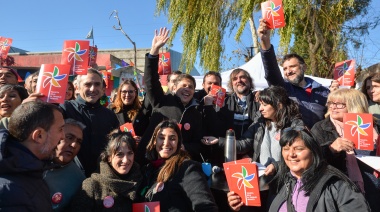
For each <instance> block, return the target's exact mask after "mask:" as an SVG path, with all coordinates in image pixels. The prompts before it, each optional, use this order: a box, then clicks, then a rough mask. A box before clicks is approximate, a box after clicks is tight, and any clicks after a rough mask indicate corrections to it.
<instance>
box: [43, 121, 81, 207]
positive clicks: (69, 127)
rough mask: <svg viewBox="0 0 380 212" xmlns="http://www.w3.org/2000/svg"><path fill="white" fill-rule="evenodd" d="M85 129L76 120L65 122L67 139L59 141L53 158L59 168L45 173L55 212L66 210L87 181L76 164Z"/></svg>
mask: <svg viewBox="0 0 380 212" xmlns="http://www.w3.org/2000/svg"><path fill="white" fill-rule="evenodd" d="M85 127H86V126H84V124H82V123H81V122H79V121H75V120H74V119H66V120H65V125H64V128H63V130H64V132H65V138H64V139H62V140H60V141H59V143H58V145H57V148H56V150H55V156H54V158H53V162H54V163H55V164H57V165H59V168H56V169H51V170H48V171H46V172H45V175H44V180H45V182H46V183H47V184H48V186H49V190H50V197H51V205H52V208H53V210H54V211H62V210H64V209H65V207H66V206H67V205H68V204H69V203H70V200H71V198H72V197H73V196H74V194H75V193H76V192H77V190H78V189H79V188H80V187H81V185H82V182H83V180H84V179H86V177H85V175H84V173H83V170H82V169H80V167H79V166H78V165H77V164H76V163H75V162H74V159H75V156H76V155H77V154H78V152H79V150H80V147H81V144H82V141H83V129H84V128H85ZM79 165H80V164H79Z"/></svg>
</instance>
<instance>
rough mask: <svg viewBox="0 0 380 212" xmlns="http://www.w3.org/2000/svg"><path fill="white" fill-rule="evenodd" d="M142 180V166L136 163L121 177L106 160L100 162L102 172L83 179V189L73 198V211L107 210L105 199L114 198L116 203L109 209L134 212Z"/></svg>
mask: <svg viewBox="0 0 380 212" xmlns="http://www.w3.org/2000/svg"><path fill="white" fill-rule="evenodd" d="M141 182H142V175H141V171H140V166H139V165H138V164H137V163H134V164H133V166H132V168H131V170H130V171H129V173H128V174H127V176H125V178H124V179H121V178H120V177H119V176H118V175H116V174H115V172H114V171H113V170H112V168H111V167H110V165H109V164H108V163H106V162H100V173H99V174H98V173H94V174H92V175H91V177H90V178H87V179H86V180H84V181H83V184H82V189H81V190H80V191H79V192H78V193H77V194H76V196H75V197H74V198H73V201H72V204H71V210H72V211H80V212H84V211H105V210H106V209H105V207H104V205H103V200H104V198H105V197H107V196H111V197H112V198H113V199H114V205H113V206H112V207H111V208H108V209H107V211H120V212H122V211H123V212H124V211H129V212H132V202H133V201H135V200H136V198H137V190H138V188H139V186H140V184H141Z"/></svg>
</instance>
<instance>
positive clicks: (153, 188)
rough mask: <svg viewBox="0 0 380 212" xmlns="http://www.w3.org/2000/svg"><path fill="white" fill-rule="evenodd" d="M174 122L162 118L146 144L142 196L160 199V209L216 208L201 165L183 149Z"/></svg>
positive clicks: (146, 198)
mask: <svg viewBox="0 0 380 212" xmlns="http://www.w3.org/2000/svg"><path fill="white" fill-rule="evenodd" d="M182 138H183V137H182V134H181V130H180V129H179V127H178V124H177V122H175V121H169V120H166V121H162V122H161V123H159V124H158V126H157V127H156V128H155V130H154V133H153V136H152V138H151V140H150V142H149V144H148V146H147V153H146V157H147V158H148V160H149V161H150V163H149V164H148V165H146V166H145V167H144V169H143V174H144V180H143V183H142V186H141V192H140V193H141V194H142V195H143V196H142V198H143V199H145V201H147V202H151V201H159V202H160V209H161V211H207V212H213V211H217V207H216V205H215V201H214V198H213V196H212V194H211V191H210V188H209V187H208V185H207V181H206V178H205V175H204V173H203V172H202V168H201V165H200V164H199V163H198V162H195V161H192V160H190V157H189V155H188V154H187V153H186V152H185V151H184V150H183V146H182V142H183V140H182Z"/></svg>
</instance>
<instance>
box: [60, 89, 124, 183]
mask: <svg viewBox="0 0 380 212" xmlns="http://www.w3.org/2000/svg"><path fill="white" fill-rule="evenodd" d="M60 107H61V108H62V109H63V111H64V113H63V116H64V117H65V118H72V119H75V120H77V121H80V122H82V123H83V124H85V125H86V128H85V129H84V130H83V142H82V145H81V148H80V150H79V153H78V158H79V160H80V162H81V163H82V165H83V168H84V170H85V172H86V176H87V177H89V176H90V175H91V174H92V173H93V172H95V170H96V169H97V167H98V164H99V163H98V158H99V156H100V153H101V152H102V151H103V150H104V148H105V146H106V144H107V135H108V134H109V133H110V132H111V131H112V130H114V129H116V128H118V127H119V126H120V124H119V121H118V119H117V118H116V115H115V113H114V112H112V111H111V110H109V109H107V108H105V107H103V106H102V105H100V103H99V101H97V102H96V103H95V104H90V103H87V102H86V101H85V100H84V99H83V98H82V97H80V96H78V98H77V99H75V100H70V101H65V103H64V104H61V105H60Z"/></svg>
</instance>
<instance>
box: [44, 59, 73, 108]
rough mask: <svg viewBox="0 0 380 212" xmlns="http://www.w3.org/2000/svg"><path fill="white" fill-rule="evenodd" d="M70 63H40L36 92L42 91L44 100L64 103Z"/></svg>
mask: <svg viewBox="0 0 380 212" xmlns="http://www.w3.org/2000/svg"><path fill="white" fill-rule="evenodd" d="M69 72H70V65H62V64H42V65H41V69H40V73H39V75H38V80H37V92H38V93H43V94H44V95H45V97H44V98H43V100H44V101H46V102H50V103H59V104H61V103H64V101H65V96H66V89H67V83H68V80H69Z"/></svg>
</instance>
